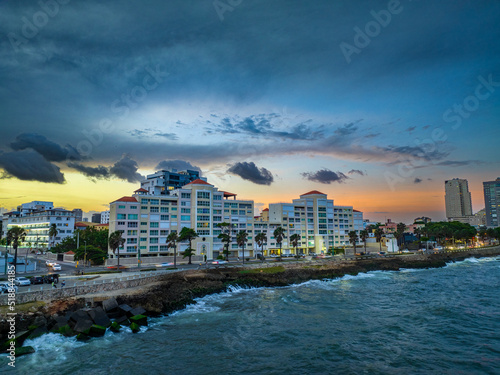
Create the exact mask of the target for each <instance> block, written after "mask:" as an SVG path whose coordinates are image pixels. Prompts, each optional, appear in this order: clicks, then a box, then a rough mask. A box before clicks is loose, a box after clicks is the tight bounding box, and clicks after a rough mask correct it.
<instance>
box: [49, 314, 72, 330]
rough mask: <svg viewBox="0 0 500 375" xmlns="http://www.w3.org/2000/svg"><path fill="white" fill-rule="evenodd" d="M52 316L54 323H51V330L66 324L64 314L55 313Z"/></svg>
mask: <svg viewBox="0 0 500 375" xmlns="http://www.w3.org/2000/svg"><path fill="white" fill-rule="evenodd" d="M52 318H53V320H54V324H53V325H52V327H51V330H54V329H59V328H61V327H64V326H65V325H67V324H68V320H67V319H66V317H64V316H59V315H55V316H53V317H52Z"/></svg>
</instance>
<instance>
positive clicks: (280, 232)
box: [273, 227, 285, 260]
mask: <svg viewBox="0 0 500 375" xmlns="http://www.w3.org/2000/svg"><path fill="white" fill-rule="evenodd" d="M273 234H274V239H275V240H276V243H278V244H279V245H280V256H279V260H281V244H282V243H283V238H284V237H285V230H284V229H283V228H282V227H278V228H276V229H275V230H274V233H273Z"/></svg>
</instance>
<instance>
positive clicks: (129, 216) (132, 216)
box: [127, 214, 138, 220]
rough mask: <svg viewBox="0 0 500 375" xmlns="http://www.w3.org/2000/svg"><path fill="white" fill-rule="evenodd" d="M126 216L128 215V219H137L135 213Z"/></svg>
mask: <svg viewBox="0 0 500 375" xmlns="http://www.w3.org/2000/svg"><path fill="white" fill-rule="evenodd" d="M127 216H128V219H129V220H137V218H138V215H137V214H128V215H127Z"/></svg>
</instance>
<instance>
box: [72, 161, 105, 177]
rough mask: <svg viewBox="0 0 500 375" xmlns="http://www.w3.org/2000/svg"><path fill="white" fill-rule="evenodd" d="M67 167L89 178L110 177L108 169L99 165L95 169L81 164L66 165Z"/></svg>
mask: <svg viewBox="0 0 500 375" xmlns="http://www.w3.org/2000/svg"><path fill="white" fill-rule="evenodd" d="M68 167H70V168H73V169H76V170H77V171H79V172H81V173H82V174H83V175H85V176H87V177H91V178H97V179H100V178H105V179H107V178H109V177H110V172H109V168H107V167H104V166H102V165H99V166H97V167H87V166H85V165H83V164H79V163H68Z"/></svg>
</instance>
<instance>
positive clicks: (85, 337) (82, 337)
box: [76, 333, 90, 341]
mask: <svg viewBox="0 0 500 375" xmlns="http://www.w3.org/2000/svg"><path fill="white" fill-rule="evenodd" d="M76 339H77V340H78V341H87V340H88V339H90V336H89V335H87V334H85V333H79V334H78V335H76Z"/></svg>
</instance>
